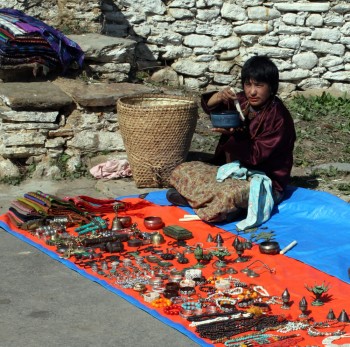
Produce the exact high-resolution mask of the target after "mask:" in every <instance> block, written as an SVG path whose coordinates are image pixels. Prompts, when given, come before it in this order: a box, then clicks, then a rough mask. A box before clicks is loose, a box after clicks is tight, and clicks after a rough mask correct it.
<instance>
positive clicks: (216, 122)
mask: <svg viewBox="0 0 350 347" xmlns="http://www.w3.org/2000/svg"><path fill="white" fill-rule="evenodd" d="M210 119H211V123H212V125H213V127H214V128H237V127H239V126H241V125H242V121H241V118H240V116H239V113H238V112H237V111H234V110H231V111H223V112H213V113H211V114H210Z"/></svg>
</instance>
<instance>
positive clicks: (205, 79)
mask: <svg viewBox="0 0 350 347" xmlns="http://www.w3.org/2000/svg"><path fill="white" fill-rule="evenodd" d="M1 3H3V4H1ZM0 5H2V6H3V7H13V8H17V9H21V10H23V11H26V12H27V13H28V14H30V15H34V16H37V17H39V18H40V19H42V20H45V21H46V22H48V24H51V25H53V26H56V27H58V28H60V29H61V30H63V31H64V32H67V33H74V32H78V33H102V34H104V35H107V36H109V37H119V38H127V39H130V40H132V41H134V44H135V55H134V56H133V57H132V59H131V60H129V61H128V62H127V63H124V65H122V64H121V63H120V62H108V63H106V64H95V65H94V64H93V66H92V70H93V72H94V73H95V74H96V75H100V76H101V77H103V78H107V79H109V80H111V81H116V82H118V81H121V80H122V81H126V77H127V76H129V77H130V75H131V72H135V70H136V71H145V70H146V71H147V73H149V74H150V75H151V78H152V80H153V81H155V82H159V83H162V82H163V83H164V82H166V83H168V84H172V85H175V86H184V87H186V88H189V89H195V90H198V89H201V90H202V89H210V88H213V87H214V88H216V87H218V86H224V85H228V84H230V85H233V86H236V87H239V79H238V77H237V75H238V72H239V71H240V67H241V66H242V64H243V62H244V61H245V60H246V59H247V58H248V57H249V56H251V55H254V54H265V55H268V56H270V57H271V58H272V59H273V60H274V61H275V63H276V64H277V65H278V67H279V69H280V71H281V81H282V83H281V90H280V93H286V94H288V93H290V92H292V91H293V90H307V89H310V88H325V89H326V88H330V87H332V88H333V89H338V90H340V91H343V92H349V91H350V87H349V85H350V52H349V47H350V3H349V1H342V0H332V1H324V0H322V1H321V0H320V1H317V0H312V1H311V0H310V1H306V0H296V1H289V0H270V1H264V0H173V1H167V0H163V1H162V0H153V1H149V0H138V1H130V0H102V1H96V0H87V1H83V2H81V1H76V0H48V1H45V2H40V5H36V3H35V2H34V1H25V2H23V1H19V0H6V1H4V0H0Z"/></svg>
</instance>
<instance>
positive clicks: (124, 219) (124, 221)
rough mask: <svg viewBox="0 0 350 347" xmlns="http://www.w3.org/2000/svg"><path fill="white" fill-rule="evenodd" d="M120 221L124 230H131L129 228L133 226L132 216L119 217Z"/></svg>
mask: <svg viewBox="0 0 350 347" xmlns="http://www.w3.org/2000/svg"><path fill="white" fill-rule="evenodd" d="M118 219H119V220H120V222H121V223H122V225H123V227H124V228H129V226H130V225H131V224H132V220H131V217H130V216H121V217H118Z"/></svg>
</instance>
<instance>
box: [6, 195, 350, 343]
mask: <svg viewBox="0 0 350 347" xmlns="http://www.w3.org/2000/svg"><path fill="white" fill-rule="evenodd" d="M123 200H124V201H126V202H128V209H127V210H126V211H121V212H119V213H118V215H119V216H125V215H128V216H130V217H131V218H132V222H133V223H137V227H138V229H139V230H141V231H144V232H150V230H147V229H146V227H145V226H144V224H143V219H144V218H145V217H149V216H159V217H161V218H162V220H163V222H164V224H165V226H168V225H179V226H182V227H184V228H186V229H188V230H190V231H191V232H192V234H193V235H194V238H193V239H190V240H187V244H188V245H190V246H195V245H196V244H197V243H201V244H202V246H203V248H204V249H206V248H212V247H215V245H216V244H215V243H208V242H207V241H206V240H207V238H208V234H211V235H212V236H213V237H215V236H216V235H217V234H218V233H220V235H221V236H222V238H223V240H224V243H223V246H224V247H227V249H228V250H229V252H230V253H231V255H230V256H228V257H226V258H225V260H227V261H230V260H231V261H230V262H229V266H230V267H233V268H234V269H235V270H237V271H238V273H237V274H233V275H231V276H232V277H234V278H238V279H239V280H241V281H242V282H245V283H247V284H254V285H259V286H263V288H265V289H266V290H267V292H268V293H269V295H270V296H278V297H281V295H282V293H283V292H284V291H285V289H288V292H289V293H290V309H288V310H285V309H282V308H281V304H275V305H271V306H270V307H271V314H274V315H275V314H276V315H284V316H287V318H288V319H291V320H293V321H295V320H298V316H299V315H300V313H301V311H300V309H299V302H300V300H301V299H302V298H303V297H305V299H306V300H307V302H308V314H309V317H310V318H312V319H313V320H314V321H315V322H325V321H326V317H327V314H328V312H329V310H330V309H332V310H333V311H334V313H335V315H336V317H338V316H339V314H340V313H341V311H342V310H344V309H345V310H349V311H350V308H349V306H348V303H349V301H348V295H349V289H350V288H349V284H347V283H345V282H342V281H341V280H339V279H337V278H335V277H333V276H329V275H328V274H325V273H323V272H321V271H319V270H317V269H315V268H313V267H310V266H308V265H306V264H304V263H301V262H300V261H297V260H294V259H291V258H289V257H288V256H286V255H280V254H277V255H266V254H261V253H260V252H259V247H258V245H253V247H252V249H250V250H245V252H244V256H248V257H249V258H250V259H249V260H248V262H243V263H235V262H232V261H233V260H235V259H236V258H237V254H236V252H235V249H234V248H233V246H232V243H233V241H234V239H235V237H236V235H233V234H231V233H229V232H227V231H223V230H222V229H220V228H218V227H214V226H212V225H210V224H207V223H204V222H202V221H189V222H180V221H179V219H180V218H183V217H184V214H185V213H186V212H185V211H184V210H182V209H180V208H178V207H175V206H158V205H155V204H153V203H150V202H148V201H145V200H142V199H138V198H127V199H123ZM114 216H115V214H114V213H110V214H104V216H103V218H104V219H106V218H108V220H109V226H111V223H112V220H113V218H114ZM0 220H1V221H3V222H4V223H6V224H7V225H8V226H9V227H10V228H11V230H13V231H14V232H16V233H18V234H20V235H23V236H25V237H26V238H28V239H29V240H31V241H32V242H34V243H35V244H38V245H41V246H42V247H44V248H45V249H48V250H50V251H54V252H55V250H56V247H54V246H48V245H47V244H46V243H45V242H44V241H43V240H41V239H39V238H37V237H35V236H32V235H31V234H30V233H29V232H28V231H25V230H20V229H18V228H16V227H15V226H14V225H13V224H11V222H10V220H9V218H8V216H7V215H6V214H5V215H2V216H1V217H0ZM69 231H70V232H73V231H74V228H70V229H69ZM165 239H166V243H164V244H163V245H162V246H161V247H162V249H164V250H166V249H170V248H171V247H172V246H171V245H168V244H167V243H168V242H169V241H174V240H173V239H170V238H168V237H167V236H165ZM240 239H241V238H240ZM241 240H242V239H241ZM125 247H126V249H127V250H128V251H135V250H136V248H128V247H127V246H126V245H125ZM142 248H144V247H142ZM141 255H142V254H141ZM186 257H187V258H189V260H190V263H189V264H185V265H180V264H179V263H178V262H177V261H176V260H173V261H172V262H173V264H174V267H176V268H177V269H179V270H181V269H183V268H188V267H190V266H191V265H194V264H195V263H196V262H197V261H196V260H195V258H194V255H193V254H186ZM320 257H322V254H320ZM121 259H123V256H121ZM214 260H215V259H213V260H212V261H211V262H210V263H209V264H207V265H206V266H205V268H203V269H202V273H203V275H204V276H205V277H206V278H209V277H212V276H213V275H212V273H213V271H215V269H214V268H213V266H212V264H213V262H214ZM69 261H71V262H72V263H74V261H75V258H74V257H71V258H70V259H69ZM253 262H255V263H253ZM248 265H251V266H250V268H251V269H252V270H254V271H256V272H257V273H258V274H259V277H256V278H250V277H248V276H247V275H245V274H244V273H241V270H242V269H244V268H246V267H247V266H248ZM272 269H273V270H274V271H273V272H271V271H270V270H272ZM83 270H84V271H86V272H87V273H88V274H90V275H91V276H94V277H96V278H97V279H99V280H101V281H105V282H106V283H108V284H109V285H110V286H112V287H115V288H117V289H119V290H121V291H122V292H124V293H126V294H127V295H129V296H130V297H132V298H134V299H135V300H138V301H140V302H141V303H142V304H143V305H145V306H146V307H148V308H149V312H150V313H151V314H152V312H154V311H157V312H158V313H159V314H160V315H161V316H163V317H165V318H168V319H171V320H172V321H174V322H176V323H179V324H181V325H182V326H183V327H185V329H186V330H188V331H189V332H192V333H194V334H196V333H195V328H192V327H190V326H189V322H187V321H186V320H185V319H184V318H182V317H180V316H176V315H172V316H169V315H165V314H164V312H163V309H162V308H159V309H157V308H154V307H152V305H151V304H148V303H147V302H145V301H144V300H143V298H142V297H141V296H140V294H139V293H138V292H135V291H134V290H133V289H124V288H122V287H120V286H118V285H117V284H115V279H113V278H112V279H111V278H108V277H105V276H103V275H99V274H97V273H96V272H94V271H92V270H91V268H86V269H83ZM225 277H228V275H223V276H222V278H225ZM322 283H325V284H326V285H329V288H330V289H329V290H328V292H327V293H325V294H324V298H325V300H324V301H325V303H324V305H323V306H312V305H311V302H312V300H313V294H312V293H310V292H309V291H308V290H307V289H306V287H305V285H307V286H314V285H316V284H317V285H319V284H322ZM201 295H202V296H204V295H205V293H201ZM339 328H344V331H345V332H350V325H349V323H347V324H344V323H343V324H340V323H338V324H337V325H336V326H334V327H331V328H324V329H318V331H320V332H331V331H335V330H337V329H339ZM271 333H273V334H278V333H276V332H273V331H272V332H271ZM290 333H298V334H300V335H301V336H302V337H303V338H304V340H303V341H301V342H299V343H298V344H297V346H310V345H312V346H322V340H323V339H324V338H325V336H317V337H311V336H309V335H308V334H307V331H305V330H298V331H296V332H290ZM290 333H289V334H290ZM197 336H198V335H197ZM235 337H236V336H234V337H233V338H235ZM204 341H205V342H206V343H209V344H210V343H211V341H210V340H206V339H203V342H204ZM348 341H349V339H347V338H342V339H341V340H338V341H335V342H334V343H335V344H336V343H339V344H340V345H341V344H342V343H346V342H348ZM217 345H222V344H221V343H219V344H217Z"/></svg>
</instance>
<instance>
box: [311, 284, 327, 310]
mask: <svg viewBox="0 0 350 347" xmlns="http://www.w3.org/2000/svg"><path fill="white" fill-rule="evenodd" d="M305 288H306V289H307V290H308V291H309V292H311V293H313V294H314V295H315V297H314V300H313V301H312V302H311V305H312V306H322V305H323V304H324V302H323V301H322V295H323V294H324V293H326V292H328V290H329V284H327V285H326V284H325V283H324V282H323V283H322V284H319V285H314V286H313V287H310V286H308V285H305Z"/></svg>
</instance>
